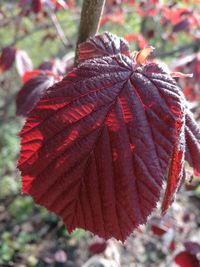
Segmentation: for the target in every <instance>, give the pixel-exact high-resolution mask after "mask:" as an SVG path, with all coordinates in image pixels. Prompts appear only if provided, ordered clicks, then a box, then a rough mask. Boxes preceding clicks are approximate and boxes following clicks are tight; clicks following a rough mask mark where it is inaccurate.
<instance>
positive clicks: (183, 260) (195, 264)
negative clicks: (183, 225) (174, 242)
mask: <svg viewBox="0 0 200 267" xmlns="http://www.w3.org/2000/svg"><path fill="white" fill-rule="evenodd" d="M174 261H175V262H176V264H177V265H178V266H180V267H199V261H198V259H197V258H196V256H194V255H192V254H190V253H189V252H187V251H182V252H180V253H179V254H177V255H176V257H175V258H174Z"/></svg>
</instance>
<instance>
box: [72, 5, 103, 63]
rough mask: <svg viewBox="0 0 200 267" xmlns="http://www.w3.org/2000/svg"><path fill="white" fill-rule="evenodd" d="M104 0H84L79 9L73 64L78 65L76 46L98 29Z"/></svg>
mask: <svg viewBox="0 0 200 267" xmlns="http://www.w3.org/2000/svg"><path fill="white" fill-rule="evenodd" d="M104 4H105V0H84V1H83V5H82V10H81V19H80V25H79V32H78V39H77V44H76V55H75V62H74V65H75V66H77V65H78V46H79V44H80V43H82V42H85V41H86V40H87V39H88V38H89V37H91V36H94V35H95V34H96V33H97V31H98V29H99V22H100V18H101V15H102V11H103V8H104Z"/></svg>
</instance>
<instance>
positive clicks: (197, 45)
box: [155, 40, 200, 58]
mask: <svg viewBox="0 0 200 267" xmlns="http://www.w3.org/2000/svg"><path fill="white" fill-rule="evenodd" d="M189 49H193V50H198V49H200V40H198V41H196V42H194V43H191V44H187V45H184V46H181V47H178V48H176V49H173V50H171V51H168V52H159V50H158V52H157V53H155V57H159V58H164V57H169V56H173V55H175V54H179V53H181V52H185V51H186V50H189Z"/></svg>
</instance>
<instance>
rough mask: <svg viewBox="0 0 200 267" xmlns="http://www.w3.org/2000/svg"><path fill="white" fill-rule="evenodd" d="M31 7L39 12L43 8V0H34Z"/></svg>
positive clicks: (35, 11)
mask: <svg viewBox="0 0 200 267" xmlns="http://www.w3.org/2000/svg"><path fill="white" fill-rule="evenodd" d="M31 8H32V11H33V12H34V13H36V14H37V13H39V12H40V11H41V10H42V0H32V2H31Z"/></svg>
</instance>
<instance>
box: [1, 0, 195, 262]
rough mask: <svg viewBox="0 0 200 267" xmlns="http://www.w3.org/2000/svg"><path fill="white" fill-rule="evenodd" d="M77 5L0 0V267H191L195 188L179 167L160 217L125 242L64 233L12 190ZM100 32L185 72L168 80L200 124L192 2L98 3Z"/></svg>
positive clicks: (70, 35) (64, 67)
mask: <svg viewBox="0 0 200 267" xmlns="http://www.w3.org/2000/svg"><path fill="white" fill-rule="evenodd" d="M81 2H82V1H78V0H68V1H64V0H57V1H56V0H43V1H38V0H19V1H14V0H12V1H3V0H2V1H1V0H0V266H1V267H3V266H15V267H25V266H28V267H35V266H37V267H42V266H56V267H59V266H60V267H61V266H63V267H64V266H65V267H67V266H68V267H76V266H85V267H87V266H88V267H89V266H95V267H96V266H98V267H99V266H110V267H111V266H112V267H115V266H124V267H143V266H144V267H155V266H159V267H162V266H163V267H164V266H184V267H196V266H197V267H198V266H199V253H200V244H199V240H200V228H199V226H200V181H199V179H198V178H197V177H195V176H194V175H193V173H192V171H191V170H190V168H189V167H188V166H187V167H186V168H187V176H188V179H187V182H186V184H185V185H184V186H183V188H182V190H181V191H180V192H179V193H178V195H177V201H176V202H175V203H174V204H173V205H172V207H171V208H170V210H169V212H168V213H167V215H166V216H165V217H160V214H159V212H158V211H155V212H154V213H153V215H152V216H151V217H150V218H149V220H148V223H147V225H146V226H141V227H140V228H139V229H138V230H136V231H135V232H134V233H133V234H132V235H131V236H130V237H129V238H128V240H127V241H126V242H125V244H121V243H120V242H117V241H115V240H114V239H113V240H112V239H111V240H109V241H107V242H106V241H104V240H102V239H100V238H98V237H96V236H93V235H91V234H90V233H89V232H86V231H84V230H82V229H78V230H76V231H74V232H73V233H72V234H68V232H67V230H66V228H65V226H64V225H63V223H62V221H61V220H60V219H59V218H58V217H56V216H55V215H54V214H50V213H49V212H48V211H47V210H46V209H45V208H43V207H40V206H38V205H36V204H34V203H33V201H32V199H31V197H29V196H24V195H22V194H21V192H20V186H21V181H20V173H19V172H18V170H17V169H16V164H17V159H18V154H19V149H20V140H19V137H18V133H19V130H20V129H21V127H22V125H23V122H24V120H25V117H26V114H27V112H28V111H29V110H30V109H31V107H32V105H34V103H35V102H36V101H37V99H38V98H39V97H40V96H41V95H42V94H43V92H44V91H45V90H46V89H47V87H48V86H49V85H51V82H52V79H54V80H55V81H57V80H59V79H60V77H62V76H64V75H66V73H67V72H68V71H69V70H70V69H71V68H72V65H73V56H74V48H75V44H76V38H77V31H78V25H79V19H80V11H81ZM104 31H111V32H112V33H115V34H117V35H119V36H121V37H124V38H125V39H126V40H127V41H128V42H129V43H130V47H131V50H132V51H135V50H137V51H138V50H140V49H142V48H144V47H145V46H147V45H152V46H153V47H154V48H155V50H154V53H153V55H152V60H155V61H156V62H159V63H160V64H162V65H163V67H164V68H168V69H169V71H180V72H183V73H186V74H187V73H193V78H184V79H177V82H178V83H179V85H180V86H181V88H182V90H183V93H184V94H185V96H186V98H187V99H188V101H189V104H188V105H189V107H190V109H191V110H192V111H193V113H194V115H195V118H196V120H199V119H200V52H199V51H200V1H198V0H196V1H195V0H193V1H192V0H191V1H189V0H188V1H187V0H185V1H156V0H149V1H134V0H132V1H131V0H130V1H123V0H121V1H120V0H116V1H113V0H107V1H106V5H105V9H104V13H103V16H102V19H101V23H100V29H99V32H100V33H101V32H104ZM167 66H168V67H167ZM41 76H42V79H41ZM27 89H29V90H27Z"/></svg>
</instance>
